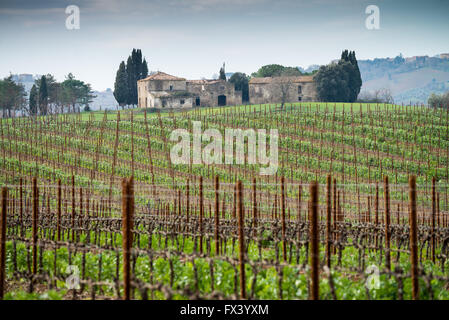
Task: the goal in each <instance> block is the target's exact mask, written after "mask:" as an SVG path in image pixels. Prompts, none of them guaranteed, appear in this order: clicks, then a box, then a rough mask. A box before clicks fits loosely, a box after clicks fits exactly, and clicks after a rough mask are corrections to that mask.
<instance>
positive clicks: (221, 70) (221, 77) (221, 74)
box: [218, 63, 226, 81]
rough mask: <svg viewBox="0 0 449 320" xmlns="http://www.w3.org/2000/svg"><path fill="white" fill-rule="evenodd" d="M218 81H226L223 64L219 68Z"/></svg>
mask: <svg viewBox="0 0 449 320" xmlns="http://www.w3.org/2000/svg"><path fill="white" fill-rule="evenodd" d="M218 79H219V80H224V81H226V73H225V64H224V63H223V67H221V68H220V73H219V76H218Z"/></svg>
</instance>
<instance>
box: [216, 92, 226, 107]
mask: <svg viewBox="0 0 449 320" xmlns="http://www.w3.org/2000/svg"><path fill="white" fill-rule="evenodd" d="M225 105H226V96H225V95H220V96H218V106H219V107H221V106H225Z"/></svg>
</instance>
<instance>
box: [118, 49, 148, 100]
mask: <svg viewBox="0 0 449 320" xmlns="http://www.w3.org/2000/svg"><path fill="white" fill-rule="evenodd" d="M120 68H122V65H121V64H120V66H119V70H118V71H117V76H118V73H119V72H120V73H121V77H122V76H123V74H124V73H123V70H122V71H120ZM147 75H148V65H147V61H146V60H145V59H144V60H143V61H142V51H141V50H140V49H133V50H132V52H131V55H130V56H129V57H128V60H127V61H126V76H127V79H128V83H127V89H128V94H127V96H126V104H128V105H136V104H137V102H138V94H137V81H138V80H140V79H143V78H144V77H146V76H147ZM120 81H122V80H120ZM116 82H117V78H116ZM121 86H123V87H124V85H121ZM121 90H123V88H121ZM120 94H121V93H120ZM114 96H115V95H114ZM116 100H117V97H116ZM120 100H121V101H123V100H122V97H121V96H120ZM117 102H119V100H117ZM122 103H123V102H122ZM119 104H120V102H119Z"/></svg>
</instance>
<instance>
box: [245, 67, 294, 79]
mask: <svg viewBox="0 0 449 320" xmlns="http://www.w3.org/2000/svg"><path fill="white" fill-rule="evenodd" d="M301 75H302V73H301V71H299V69H298V68H296V67H284V66H282V65H279V64H268V65H265V66H262V67H260V68H259V70H257V72H254V73H253V74H252V75H251V76H252V77H254V78H265V77H277V76H301Z"/></svg>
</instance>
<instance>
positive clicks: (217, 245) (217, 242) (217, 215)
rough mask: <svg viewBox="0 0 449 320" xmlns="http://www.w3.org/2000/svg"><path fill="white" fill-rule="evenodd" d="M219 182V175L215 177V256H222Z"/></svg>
mask: <svg viewBox="0 0 449 320" xmlns="http://www.w3.org/2000/svg"><path fill="white" fill-rule="evenodd" d="M219 188H220V186H219V180H218V175H217V176H215V232H214V237H215V255H219V254H220V238H219V227H220V212H219V207H220V199H219V193H218V191H219Z"/></svg>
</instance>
